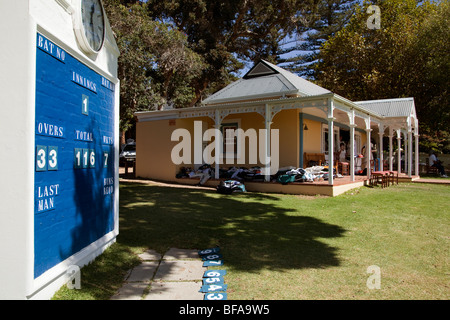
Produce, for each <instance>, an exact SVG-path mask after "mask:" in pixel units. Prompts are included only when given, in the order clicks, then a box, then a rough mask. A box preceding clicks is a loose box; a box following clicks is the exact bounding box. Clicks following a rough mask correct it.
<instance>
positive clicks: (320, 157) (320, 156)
mask: <svg viewBox="0 0 450 320" xmlns="http://www.w3.org/2000/svg"><path fill="white" fill-rule="evenodd" d="M311 162H314V164H312V163H311ZM324 164H325V154H324V153H306V152H305V153H303V168H308V167H312V166H323V165H324Z"/></svg>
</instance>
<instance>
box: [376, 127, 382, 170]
mask: <svg viewBox="0 0 450 320" xmlns="http://www.w3.org/2000/svg"><path fill="white" fill-rule="evenodd" d="M378 128H379V132H378V135H379V138H380V143H379V154H380V155H379V159H380V163H379V164H378V169H377V170H380V171H383V170H384V168H383V160H384V159H383V158H384V155H383V135H384V125H383V124H380V125H379V126H378Z"/></svg>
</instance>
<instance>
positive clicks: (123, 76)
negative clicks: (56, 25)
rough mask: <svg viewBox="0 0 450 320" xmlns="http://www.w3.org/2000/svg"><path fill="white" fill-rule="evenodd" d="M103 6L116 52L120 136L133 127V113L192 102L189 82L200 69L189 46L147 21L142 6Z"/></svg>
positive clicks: (113, 2) (111, 2) (115, 1)
mask: <svg viewBox="0 0 450 320" xmlns="http://www.w3.org/2000/svg"><path fill="white" fill-rule="evenodd" d="M103 2H104V5H105V10H106V12H107V15H108V18H109V21H110V24H111V28H112V30H113V32H114V35H115V38H116V42H117V45H118V47H119V50H120V56H119V61H118V64H119V65H118V78H119V79H120V129H121V131H122V132H126V131H127V130H128V129H129V128H130V127H131V126H132V125H133V124H134V112H136V111H140V110H152V109H156V110H159V109H161V108H162V107H164V106H166V107H167V106H171V107H175V108H177V107H184V106H186V105H187V104H188V103H189V102H190V101H191V100H192V99H193V96H194V90H193V88H192V87H190V85H189V84H190V81H191V80H192V79H193V78H195V77H198V76H199V74H200V73H201V70H202V68H203V65H204V64H203V59H202V58H201V57H200V56H199V55H198V54H196V53H195V52H193V51H192V50H191V49H189V47H188V46H187V38H186V36H185V35H184V34H183V33H181V32H179V31H178V30H176V29H174V28H172V26H171V25H169V24H166V23H162V22H156V21H153V20H151V19H149V17H148V15H147V5H146V4H145V3H139V2H138V3H133V4H130V5H122V4H121V1H119V0H104V1H103Z"/></svg>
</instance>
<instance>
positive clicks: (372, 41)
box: [104, 0, 450, 152]
mask: <svg viewBox="0 0 450 320" xmlns="http://www.w3.org/2000/svg"><path fill="white" fill-rule="evenodd" d="M378 2H379V3H378ZM104 3H105V7H106V11H107V14H108V17H109V20H110V23H111V26H112V28H113V30H114V33H115V36H116V40H117V43H118V46H119V49H120V52H121V56H120V58H119V79H120V80H121V130H122V131H126V130H128V129H129V128H130V126H132V125H133V123H134V119H133V114H134V112H136V111H139V110H160V109H162V108H184V107H191V106H195V105H198V103H199V102H200V101H201V100H202V99H203V98H205V97H207V96H208V95H210V94H211V93H214V92H216V91H217V90H219V89H221V88H223V87H224V86H226V85H227V84H229V83H230V82H231V81H233V80H235V79H236V75H237V74H238V73H239V71H240V70H242V68H244V66H245V65H246V63H247V62H252V61H253V62H255V61H256V60H258V59H261V58H263V59H267V60H269V61H271V62H274V63H280V62H284V66H285V67H286V68H288V69H290V70H291V71H294V72H296V73H298V74H299V75H302V76H306V77H309V78H310V79H314V80H316V81H317V82H318V84H320V85H321V86H323V87H325V88H327V89H329V90H331V91H333V92H335V93H337V94H340V95H342V96H344V97H346V98H348V99H350V100H353V101H357V100H369V99H383V98H398V97H414V99H415V103H416V110H417V113H418V117H419V124H420V134H421V139H420V141H421V150H422V151H425V152H426V151H428V149H435V150H439V151H445V152H450V129H449V123H450V109H449V107H448V105H449V94H448V88H449V87H450V83H449V76H448V75H449V73H450V59H449V55H448V52H450V48H449V41H448V39H449V38H450V34H449V31H450V30H449V28H450V27H449V26H450V23H449V16H450V4H449V2H448V1H422V2H418V1H416V0H405V1H403V0H385V1H365V2H364V3H362V4H358V1H352V0H309V1H306V0H275V1H265V0H264V1H256V0H231V1H225V0H223V1H207V0H190V1H186V0H170V1H169V0H168V1H158V0H148V1H147V2H141V1H134V0H104ZM372 3H375V4H378V5H379V7H380V10H381V28H380V29H369V28H368V27H367V25H366V22H367V19H368V18H369V15H370V14H369V13H367V12H366V10H367V7H368V6H369V5H370V4H372ZM289 39H291V40H289ZM292 39H295V40H292ZM300 40H302V41H300ZM286 41H287V42H289V41H291V42H292V41H293V42H295V43H297V45H294V46H285V45H284V44H286ZM281 57H283V58H281ZM286 57H288V58H286Z"/></svg>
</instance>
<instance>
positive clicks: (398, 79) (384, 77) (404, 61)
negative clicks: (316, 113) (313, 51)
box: [315, 0, 450, 151]
mask: <svg viewBox="0 0 450 320" xmlns="http://www.w3.org/2000/svg"><path fill="white" fill-rule="evenodd" d="M368 5H369V3H367V2H366V3H364V5H362V6H358V7H357V9H356V12H355V14H354V15H353V16H352V18H351V20H350V22H349V23H348V25H346V27H345V28H343V29H342V30H341V31H340V32H338V33H337V34H336V35H335V36H334V37H332V38H330V39H329V40H328V41H327V42H326V43H325V44H324V45H323V47H322V48H321V51H320V54H319V63H318V64H317V66H316V73H315V76H316V78H317V80H318V83H319V84H320V85H321V86H323V87H326V88H327V89H330V90H331V91H333V92H335V93H337V94H340V95H342V96H344V97H346V98H348V99H351V100H353V101H358V100H369V99H383V98H397V97H414V100H415V105H416V110H417V114H418V117H419V125H420V133H421V134H422V138H421V147H422V149H429V148H434V149H440V150H444V151H450V145H449V142H450V140H449V134H448V133H449V132H450V128H449V123H450V109H449V102H450V101H449V95H448V88H449V87H450V77H449V74H450V59H449V55H448V52H450V44H449V41H448V39H449V38H450V22H449V15H450V5H449V3H448V2H427V1H425V2H423V3H422V4H420V5H418V4H417V2H416V1H415V0H386V1H382V2H381V3H380V4H379V6H380V10H381V16H380V17H381V28H380V29H369V28H368V27H367V25H366V21H367V19H368V16H369V15H368V14H367V13H366V8H367V7H368ZM424 151H426V150H424Z"/></svg>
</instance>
